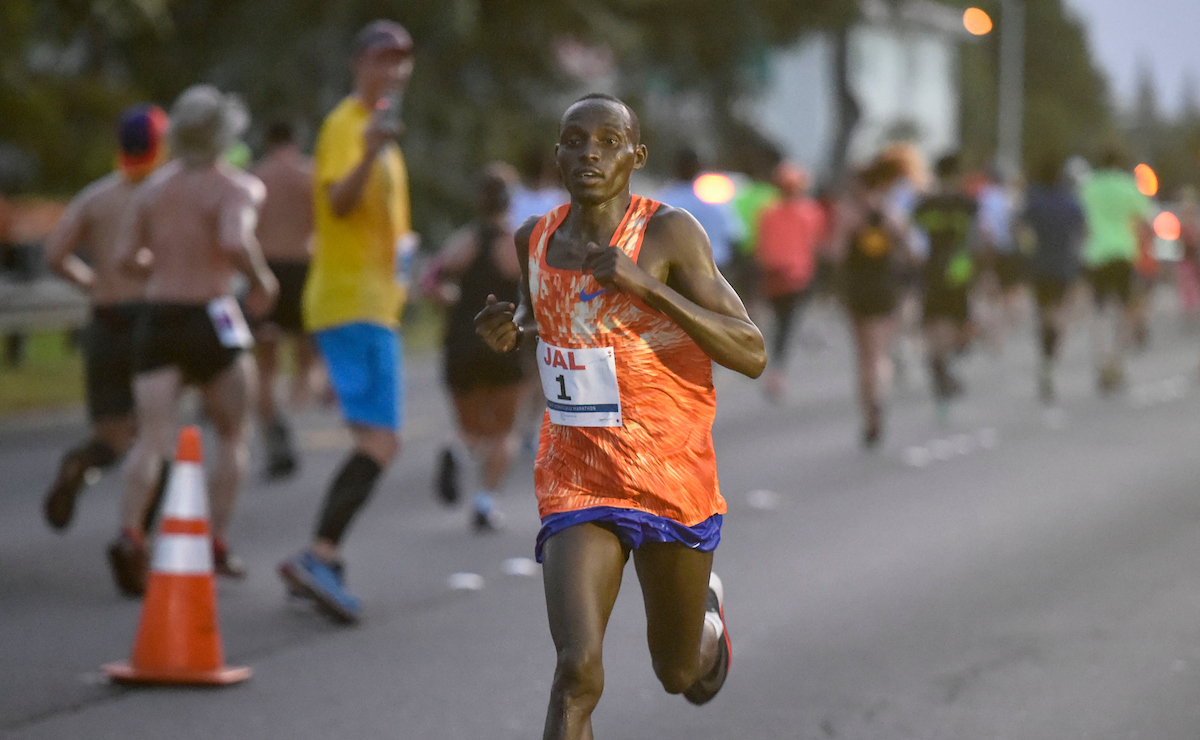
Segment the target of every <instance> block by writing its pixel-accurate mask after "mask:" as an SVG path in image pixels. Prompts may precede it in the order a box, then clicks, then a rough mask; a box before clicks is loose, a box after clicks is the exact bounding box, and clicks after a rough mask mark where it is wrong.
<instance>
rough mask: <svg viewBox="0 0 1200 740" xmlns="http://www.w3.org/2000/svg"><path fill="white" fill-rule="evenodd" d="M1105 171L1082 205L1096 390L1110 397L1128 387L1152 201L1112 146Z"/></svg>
mask: <svg viewBox="0 0 1200 740" xmlns="http://www.w3.org/2000/svg"><path fill="white" fill-rule="evenodd" d="M1099 164H1100V169H1099V170H1097V171H1096V173H1095V174H1093V175H1092V176H1091V177H1089V178H1088V179H1087V180H1086V181H1084V183H1083V185H1082V187H1080V189H1079V200H1080V202H1081V204H1082V205H1083V213H1084V216H1085V217H1086V218H1087V239H1086V241H1085V242H1084V246H1083V264H1084V267H1085V268H1086V270H1087V281H1088V282H1089V283H1091V286H1092V296H1093V298H1094V300H1095V304H1096V314H1095V317H1094V319H1093V322H1092V343H1093V352H1094V354H1095V363H1096V386H1097V389H1098V390H1099V392H1100V394H1101V395H1104V396H1107V395H1109V394H1112V393H1114V392H1115V391H1117V390H1119V389H1120V388H1121V387H1122V386H1123V385H1124V384H1125V351H1126V349H1127V348H1128V346H1129V343H1130V341H1131V340H1132V338H1133V337H1132V335H1133V332H1134V327H1135V324H1136V318H1137V316H1136V306H1135V300H1134V299H1135V296H1134V273H1133V263H1134V260H1135V259H1136V258H1137V256H1138V239H1139V235H1140V234H1142V233H1144V232H1146V231H1147V230H1149V228H1150V215H1151V214H1150V210H1151V203H1150V199H1149V198H1148V197H1146V196H1145V195H1143V194H1142V193H1141V192H1140V191H1138V188H1137V181H1136V180H1134V177H1133V175H1132V174H1130V173H1129V171H1128V170H1126V169H1125V167H1126V162H1125V154H1124V152H1122V151H1121V150H1120V149H1118V148H1116V147H1112V148H1110V149H1108V150H1107V151H1105V152H1104V154H1103V155H1102V156H1101V158H1100V162H1099Z"/></svg>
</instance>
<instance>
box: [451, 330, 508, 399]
mask: <svg viewBox="0 0 1200 740" xmlns="http://www.w3.org/2000/svg"><path fill="white" fill-rule="evenodd" d="M472 340H473V341H472ZM443 360H444V364H443V366H442V378H443V380H445V382H446V387H448V388H449V389H450V390H452V391H459V392H463V393H465V392H467V391H472V390H475V389H476V388H491V387H494V386H500V385H513V384H515V383H520V382H521V381H522V380H524V379H525V376H526V374H527V369H528V368H527V365H528V363H527V362H526V358H525V354H524V353H523V352H521V351H513V352H508V353H505V354H500V353H499V352H496V351H494V350H492V349H491V348H490V347H488V346H487V345H486V344H484V343H483V341H482V340H480V339H479V338H478V337H475V336H472V337H470V338H461V339H460V340H459V341H448V342H446V345H445V352H444V354H443Z"/></svg>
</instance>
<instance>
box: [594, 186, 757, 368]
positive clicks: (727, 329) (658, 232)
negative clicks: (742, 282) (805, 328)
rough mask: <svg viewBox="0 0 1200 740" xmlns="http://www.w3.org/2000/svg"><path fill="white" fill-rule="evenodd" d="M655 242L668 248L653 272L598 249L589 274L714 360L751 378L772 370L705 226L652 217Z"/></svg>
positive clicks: (672, 216) (672, 214) (689, 219)
mask: <svg viewBox="0 0 1200 740" xmlns="http://www.w3.org/2000/svg"><path fill="white" fill-rule="evenodd" d="M652 239H653V242H654V243H655V244H659V245H662V247H663V250H664V251H663V252H662V254H663V257H664V259H663V260H662V261H661V262H660V261H659V260H658V259H657V258H656V257H655V256H651V257H650V262H649V263H648V264H647V267H648V268H649V270H647V269H644V268H642V267H641V266H640V265H638V264H635V263H634V262H633V260H631V259H630V258H629V256H628V255H626V254H625V253H624V252H622V251H621V250H619V249H615V248H613V247H609V248H606V249H601V248H599V247H595V246H594V245H593V251H592V252H591V253H590V254H589V255H588V257H587V259H585V261H584V270H586V271H590V272H592V275H593V276H594V277H595V278H596V281H597V282H599V283H600V284H601V285H604V286H605V287H607V288H610V289H615V290H619V291H621V292H623V293H630V294H632V295H634V296H636V297H637V298H639V299H640V300H641V301H642V302H643V303H645V304H646V305H648V306H650V307H651V308H653V309H655V310H658V311H661V312H663V313H664V314H666V315H667V316H669V317H671V319H672V320H673V321H675V323H677V324H679V326H680V327H682V328H683V330H684V331H685V332H687V334H688V336H690V337H691V338H692V339H693V340H695V342H696V344H698V345H700V349H702V350H704V353H705V354H707V355H708V356H709V357H711V358H712V359H713V361H714V362H716V363H718V364H720V365H723V366H725V367H727V368H729V369H730V370H734V371H736V372H739V373H742V374H743V375H746V376H749V377H751V378H757V377H758V376H759V375H762V372H763V370H764V369H765V368H766V366H767V350H766V347H765V345H764V343H763V337H762V333H761V332H760V331H759V330H758V327H757V326H755V325H754V322H753V321H751V320H750V317H749V315H747V313H746V307H745V306H744V305H742V300H741V298H739V297H738V294H737V292H735V291H734V289H733V288H732V287H730V285H729V283H728V282H726V280H725V277H724V276H723V275H721V272H720V270H718V269H717V265H716V263H715V262H714V261H713V256H712V246H711V245H710V244H709V243H708V237H707V236H706V235H705V233H704V228H703V227H701V226H700V224H699V222H697V221H696V219H695V218H694V217H693V216H692V215H691V214H689V213H688V212H687V211H684V210H680V209H675V208H671V209H669V210H662V211H660V212H659V213H656V214H655V215H654V217H653V218H652V219H651V221H650V224H649V225H648V227H647V229H646V243H649V242H650V241H651V240H652ZM643 254H646V250H645V243H644V245H643ZM640 259H641V257H639V260H640ZM658 274H661V275H662V277H663V278H665V280H663V279H659V278H658V277H657V275H658Z"/></svg>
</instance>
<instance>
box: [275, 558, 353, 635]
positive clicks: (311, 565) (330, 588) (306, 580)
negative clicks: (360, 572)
mask: <svg viewBox="0 0 1200 740" xmlns="http://www.w3.org/2000/svg"><path fill="white" fill-rule="evenodd" d="M279 577H280V578H282V579H283V582H284V583H285V584H287V587H288V591H289V592H291V593H293V594H297V595H300V596H306V597H308V598H310V599H312V600H313V602H314V603H316V605H317V608H319V609H320V610H321V611H322V612H324V613H325V614H326V615H327V616H329V617H330V618H331V619H333V620H334V621H335V622H341V623H342V624H354V623H355V622H357V621H358V615H359V612H360V611H361V610H362V605H361V604H360V603H359V601H358V599H357V598H356V597H354V596H351V595H350V594H349V593H347V592H346V590H345V589H344V588H343V587H342V576H341V568H339V567H337V566H333V565H330V564H329V563H326V562H325V561H323V560H321V559H320V558H318V557H317V556H315V555H313V554H312V553H311V552H309V551H307V550H305V551H304V552H301V553H300V554H298V555H295V556H293V557H291V558H288V559H287V560H285V561H283V562H282V563H280V564H279Z"/></svg>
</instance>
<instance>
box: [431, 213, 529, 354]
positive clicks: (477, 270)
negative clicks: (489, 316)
mask: <svg viewBox="0 0 1200 740" xmlns="http://www.w3.org/2000/svg"><path fill="white" fill-rule="evenodd" d="M503 234H504V231H503V230H502V229H500V228H497V227H496V226H493V225H488V224H479V225H477V226H476V227H475V239H476V244H478V248H477V249H476V252H475V259H473V260H472V261H471V264H470V265H468V266H467V269H466V271H465V272H463V275H462V278H461V279H460V280H459V299H458V303H456V304H454V308H452V309H450V315H449V316H448V317H447V320H446V343H447V344H449V343H452V342H462V341H467V342H471V341H472V340H473V339H475V338H476V335H475V315H476V314H477V313H479V312H480V311H482V310H483V307H484V305H486V304H487V297H488V295H489V294H490V295H494V296H496V300H499V301H501V302H504V301H508V302H510V303H512V304H514V305H515V304H516V303H517V302H518V299H519V298H520V287H519V285H520V281H518V280H515V279H512V278H509V277H507V276H505V275H504V273H502V272H501V271H500V268H499V267H497V266H496V261H495V260H494V259H492V244H493V243H494V242H495V241H496V239H498V238H499V237H500V236H501V235H503Z"/></svg>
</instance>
